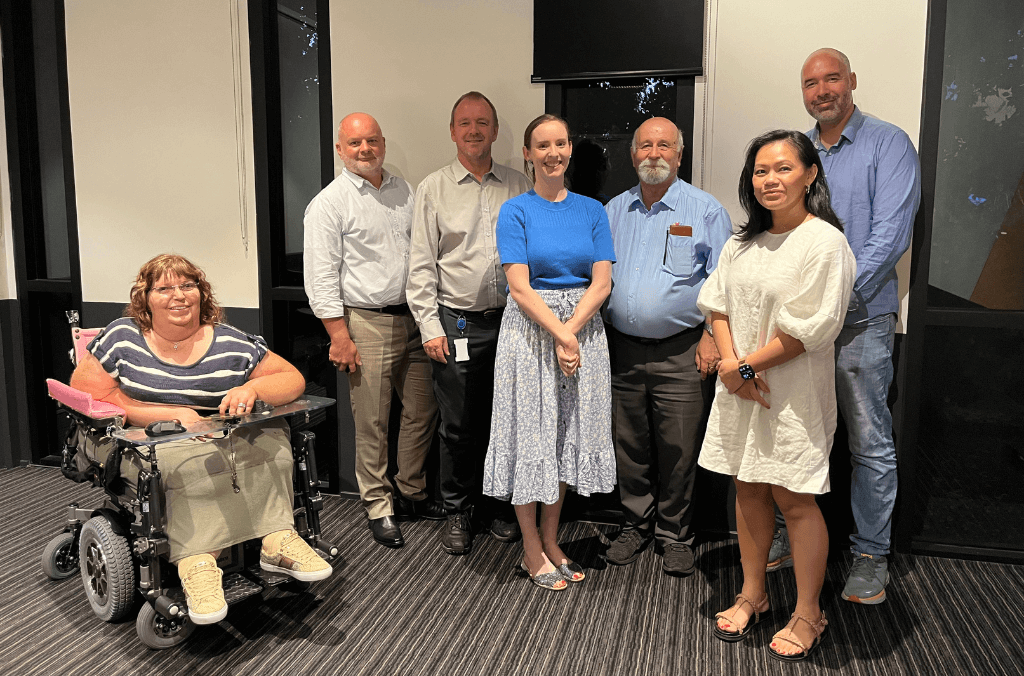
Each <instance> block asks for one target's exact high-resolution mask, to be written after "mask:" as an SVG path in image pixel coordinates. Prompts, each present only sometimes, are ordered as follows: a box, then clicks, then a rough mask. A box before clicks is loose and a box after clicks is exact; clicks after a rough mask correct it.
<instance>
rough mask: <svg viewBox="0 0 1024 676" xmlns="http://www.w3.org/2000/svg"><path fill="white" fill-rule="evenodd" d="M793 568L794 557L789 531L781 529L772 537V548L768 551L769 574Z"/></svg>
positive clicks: (767, 569)
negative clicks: (790, 548) (790, 545)
mask: <svg viewBox="0 0 1024 676" xmlns="http://www.w3.org/2000/svg"><path fill="white" fill-rule="evenodd" d="M792 566H793V555H792V554H791V553H790V551H789V531H787V530H786V529H785V528H780V529H779V530H778V531H776V533H775V535H774V536H772V548H771V549H769V550H768V567H767V568H765V570H766V571H768V572H769V573H770V572H772V571H773V570H779V569H780V568H791V567H792Z"/></svg>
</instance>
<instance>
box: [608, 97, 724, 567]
mask: <svg viewBox="0 0 1024 676" xmlns="http://www.w3.org/2000/svg"><path fill="white" fill-rule="evenodd" d="M630 152H631V155H632V158H633V166H634V167H635V168H636V170H637V174H638V175H639V177H640V184H639V185H637V186H636V187H634V188H631V189H629V190H627V191H626V192H624V193H622V194H621V195H618V196H617V197H615V198H614V199H612V201H610V202H609V203H608V205H607V206H606V207H605V208H606V209H607V211H608V218H609V220H610V221H611V228H612V238H613V240H614V244H615V257H616V259H617V260H618V264H616V265H615V267H614V268H613V270H612V278H613V281H614V284H613V287H612V293H611V296H610V297H609V299H608V305H607V308H606V309H605V312H604V320H605V322H606V323H607V326H608V332H607V333H608V348H609V352H610V353H611V369H612V411H613V418H612V428H613V434H614V436H615V453H616V461H617V463H618V478H619V496H620V498H621V500H622V507H623V511H624V512H625V517H626V523H625V527H624V528H623V529H622V531H621V532H620V533H619V534H618V536H617V537H616V538H615V540H614V541H613V542H612V543H611V546H610V547H609V549H608V551H607V552H606V553H605V558H606V559H607V560H608V562H609V563H614V564H617V565H624V564H628V563H632V562H633V561H635V560H636V559H637V558H639V556H640V554H641V553H642V552H643V550H644V549H645V548H646V547H647V545H648V544H650V542H651V540H652V539H653V540H655V541H656V550H657V551H658V552H659V553H661V554H662V555H663V559H662V570H663V571H664V572H666V573H668V574H670V575H689V574H691V573H692V572H693V571H694V569H695V566H694V555H693V548H692V545H693V533H692V531H691V530H690V522H691V520H692V517H693V509H692V505H691V498H692V495H693V479H694V474H695V471H696V460H697V452H698V450H699V446H698V439H699V437H700V422H701V418H702V415H703V412H704V407H705V403H706V402H707V401H709V400H710V397H711V396H712V389H711V387H710V385H711V383H712V381H713V377H712V378H709V377H708V376H714V374H715V373H716V372H717V369H718V361H719V355H718V350H717V348H716V347H715V341H714V339H713V338H712V337H711V333H710V331H711V329H710V327H706V326H705V324H704V317H703V316H702V314H701V312H700V310H698V309H697V294H699V293H700V289H701V287H702V286H703V285H704V280H706V279H707V278H708V276H709V275H710V274H711V272H712V271H713V270H714V269H715V265H716V263H717V261H718V254H719V253H720V252H721V250H722V246H723V245H724V244H725V242H726V240H728V239H729V236H730V235H731V234H732V222H731V221H730V219H729V214H728V213H727V212H726V211H725V208H724V207H722V205H721V204H719V203H718V201H717V200H716V199H715V198H714V197H712V196H711V195H709V194H707V193H706V192H703V191H701V190H698V189H697V188H694V187H693V186H691V185H689V184H687V183H686V182H685V181H682V180H680V179H679V178H678V177H677V176H676V173H677V172H678V170H679V163H680V159H681V158H682V154H683V135H682V132H680V131H679V129H678V128H677V127H676V125H675V124H673V123H672V122H671V121H670V120H667V119H665V118H660V117H656V118H652V119H650V120H647V121H646V122H644V123H643V124H642V125H640V126H639V127H638V128H637V130H636V132H635V133H634V134H633V143H632V145H631V147H630Z"/></svg>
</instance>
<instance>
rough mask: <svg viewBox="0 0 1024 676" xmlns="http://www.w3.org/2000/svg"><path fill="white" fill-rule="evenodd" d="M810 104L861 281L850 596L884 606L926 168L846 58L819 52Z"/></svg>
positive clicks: (848, 358) (841, 371) (856, 293)
mask: <svg viewBox="0 0 1024 676" xmlns="http://www.w3.org/2000/svg"><path fill="white" fill-rule="evenodd" d="M800 85H801V89H802V91H803V96H804V107H805V108H806V109H807V112H808V114H810V116H811V117H812V118H814V120H815V121H816V124H815V125H814V128H813V129H811V130H810V131H808V132H807V137H808V138H810V139H811V142H813V143H814V146H815V149H817V152H818V156H819V157H820V158H821V164H822V166H823V167H824V170H825V176H826V178H827V179H828V187H829V189H830V191H831V198H833V200H831V202H833V209H835V210H836V213H837V214H839V217H840V218H841V219H842V220H843V226H844V228H845V233H846V237H847V240H849V241H850V248H851V249H853V253H854V255H855V256H856V257H857V278H856V280H855V281H854V285H853V294H852V296H851V298H850V305H849V307H848V309H847V313H846V323H845V326H844V327H843V331H842V332H841V333H840V335H839V338H838V339H837V340H836V399H837V404H838V405H839V410H840V413H841V414H842V415H843V420H844V422H845V423H846V428H847V431H848V433H849V440H850V460H851V463H852V465H853V471H852V473H851V477H850V499H851V500H850V502H851V507H852V509H853V519H854V524H855V526H856V533H853V534H852V535H851V536H850V543H851V545H850V550H851V552H852V554H853V564H852V565H851V567H850V574H849V576H848V577H847V581H846V585H845V586H844V588H843V592H842V596H843V598H845V599H847V600H849V601H853V602H855V603H866V604H877V603H882V602H883V601H884V600H885V598H886V584H888V582H889V563H888V555H889V552H890V536H891V532H892V514H893V507H894V505H895V503H896V485H897V476H896V447H895V443H894V442H893V429H892V416H891V415H890V412H889V407H888V404H887V402H888V398H889V387H890V386H891V385H892V380H893V362H892V356H893V343H894V335H895V331H896V315H897V312H899V295H898V290H897V280H896V263H898V262H899V259H900V258H901V257H902V255H903V253H904V252H906V250H907V248H908V247H909V246H910V236H911V234H912V231H913V219H914V216H915V214H916V212H918V207H919V205H920V204H921V167H920V163H919V160H918V153H916V151H915V150H914V147H913V143H912V142H911V141H910V138H909V136H907V134H906V132H904V131H903V130H902V129H900V128H899V127H897V126H896V125H893V124H890V123H888V122H884V121H882V120H879V119H877V118H869V117H867V116H865V115H864V114H863V113H861V112H860V109H858V108H857V107H856V105H855V104H854V102H853V91H854V90H855V89H856V88H857V74H856V73H854V72H853V70H852V69H851V68H850V59H849V58H847V56H846V54H844V53H843V52H841V51H839V50H837V49H831V48H825V49H818V50H816V51H814V52H812V53H811V54H810V55H809V56H808V57H807V59H806V60H805V61H804V67H803V68H802V69H801V72H800ZM788 545H790V543H788V536H787V534H786V532H785V530H784V529H780V530H779V532H778V533H776V535H775V539H774V541H773V542H772V547H771V551H770V552H769V555H768V571H773V569H777V568H780V567H785V566H787V565H792V564H793V559H792V556H791V554H790V546H788Z"/></svg>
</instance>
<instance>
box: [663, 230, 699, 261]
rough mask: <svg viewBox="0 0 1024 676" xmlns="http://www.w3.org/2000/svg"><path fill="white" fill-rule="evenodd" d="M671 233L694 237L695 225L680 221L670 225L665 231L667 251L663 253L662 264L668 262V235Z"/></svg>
mask: <svg viewBox="0 0 1024 676" xmlns="http://www.w3.org/2000/svg"><path fill="white" fill-rule="evenodd" d="M669 235H675V236H676V237H693V226H690V225H681V224H680V223H673V224H672V225H670V226H668V229H667V230H666V231H665V252H664V253H663V254H662V255H661V264H662V265H664V264H665V263H667V262H668V237H669Z"/></svg>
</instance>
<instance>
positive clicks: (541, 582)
mask: <svg viewBox="0 0 1024 676" xmlns="http://www.w3.org/2000/svg"><path fill="white" fill-rule="evenodd" d="M519 567H520V568H522V569H523V572H525V573H526V574H527V575H529V576H530V582H532V583H534V584H535V585H537V586H538V587H540V588H541V589H547V590H549V591H565V590H566V589H568V588H569V584H568V583H566V584H565V585H564V586H562V587H558V586H556V585H557V584H558V583H559V582H565V578H564V577H562V574H561V573H560V572H559V571H558V569H557V568H556V569H555V570H553V571H551V572H550V573H537V574H536V575H534V574H533V573H531V572H530V569H529V568H527V567H526V562H525V561H523V562H522V563H520V564H519Z"/></svg>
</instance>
